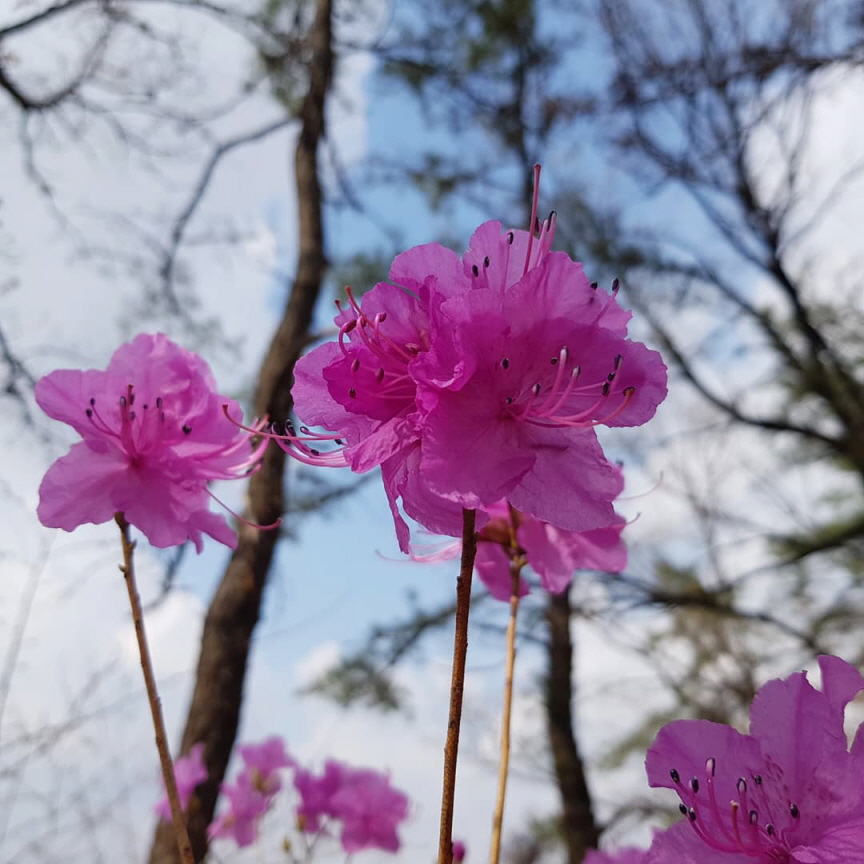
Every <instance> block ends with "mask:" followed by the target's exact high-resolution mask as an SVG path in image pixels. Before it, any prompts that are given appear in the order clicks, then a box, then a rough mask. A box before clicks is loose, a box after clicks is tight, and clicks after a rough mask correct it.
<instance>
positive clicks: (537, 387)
mask: <svg viewBox="0 0 864 864" xmlns="http://www.w3.org/2000/svg"><path fill="white" fill-rule="evenodd" d="M542 389H543V388H542V387H541V386H540V382H539V381H538V382H537V383H536V384H535V385H534V386H533V387H532V388H531V392H532V393H533V394H534V395H535V396H539V395H540V391H541V390H542Z"/></svg>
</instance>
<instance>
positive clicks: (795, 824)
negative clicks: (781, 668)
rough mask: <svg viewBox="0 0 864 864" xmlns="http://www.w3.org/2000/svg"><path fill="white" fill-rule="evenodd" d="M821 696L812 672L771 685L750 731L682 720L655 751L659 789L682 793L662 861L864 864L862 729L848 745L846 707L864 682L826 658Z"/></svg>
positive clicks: (657, 845) (655, 858)
mask: <svg viewBox="0 0 864 864" xmlns="http://www.w3.org/2000/svg"><path fill="white" fill-rule="evenodd" d="M819 668H820V669H821V672H822V690H821V692H820V691H819V690H816V689H815V688H814V687H813V686H812V685H811V684H810V682H809V681H808V680H807V675H806V673H804V672H798V673H796V674H794V675H790V676H789V678H787V679H785V680H779V679H778V680H775V681H769V682H768V683H767V684H766V685H765V686H764V687H762V688H761V689H760V691H759V692H758V693H757V694H756V697H755V698H754V700H753V704H752V706H751V709H750V734H749V735H743V734H741V733H739V732H737V731H736V730H735V729H732V728H731V727H729V726H724V725H721V724H718V723H711V722H708V721H707V720H677V721H675V722H673V723H669V724H668V725H666V726H664V727H663V729H661V730H660V733H659V734H658V736H657V739H656V740H655V742H654V744H653V745H652V746H651V748H650V749H649V750H648V757H647V759H646V770H647V772H648V780H649V782H650V784H651V785H652V786H665V787H668V788H670V789H673V790H675V792H676V793H677V794H678V797H679V798H680V800H681V804H680V809H681V812H682V814H683V816H684V819H682V820H681V821H680V822H679V823H676V824H675V825H673V826H672V828H670V829H669V830H668V831H664V832H661V833H658V834H656V835H655V838H654V842H653V844H652V846H651V851H650V857H649V861H651V862H654V864H669V862H673V861H674V862H676V864H678V862H680V864H735V862H739V864H793V862H794V864H852V862H855V861H864V724H862V726H861V727H859V729H858V732H857V734H856V736H855V740H854V742H853V743H852V747H851V749H850V748H849V745H848V741H847V738H846V734H845V732H844V729H843V717H844V711H845V708H846V705H847V704H848V703H849V702H850V701H851V700H852V699H853V698H854V697H855V695H856V694H857V693H858V692H859V691H860V690H862V689H864V677H862V675H861V673H860V672H858V670H857V669H855V668H854V667H853V666H851V665H850V664H848V663H846V662H845V661H843V660H841V659H839V658H838V657H820V658H819Z"/></svg>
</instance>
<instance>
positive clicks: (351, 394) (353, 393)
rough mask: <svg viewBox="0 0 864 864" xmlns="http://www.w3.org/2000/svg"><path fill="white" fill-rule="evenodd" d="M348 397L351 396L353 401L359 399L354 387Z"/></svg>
mask: <svg viewBox="0 0 864 864" xmlns="http://www.w3.org/2000/svg"><path fill="white" fill-rule="evenodd" d="M348 395H349V396H350V397H351V398H352V399H356V398H357V391H356V390H355V389H354V388H353V387H352V388H351V389H350V390H349V391H348Z"/></svg>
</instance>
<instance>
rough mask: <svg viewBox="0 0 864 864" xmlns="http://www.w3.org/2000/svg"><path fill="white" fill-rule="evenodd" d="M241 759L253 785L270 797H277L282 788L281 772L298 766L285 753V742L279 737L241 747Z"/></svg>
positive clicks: (275, 736)
mask: <svg viewBox="0 0 864 864" xmlns="http://www.w3.org/2000/svg"><path fill="white" fill-rule="evenodd" d="M240 758H241V759H242V760H243V762H244V764H245V766H246V769H245V772H244V773H246V774H248V776H249V779H250V781H251V782H252V785H254V786H255V787H256V788H258V789H259V790H260V791H262V792H264V793H265V794H268V795H275V794H276V792H278V791H279V790H280V789H281V788H282V782H281V780H280V779H279V773H278V772H279V770H280V769H281V768H293V767H295V766H296V765H297V763H296V762H295V760H294V759H292V758H291V757H290V756H289V755H288V754H287V753H286V752H285V742H284V741H283V740H282V739H281V738H280V737H279V736H278V735H274V736H272V737H271V738H267V739H266V740H264V741H262V742H261V743H260V744H244V745H243V746H242V747H240Z"/></svg>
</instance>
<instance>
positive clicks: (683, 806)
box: [678, 804, 687, 816]
mask: <svg viewBox="0 0 864 864" xmlns="http://www.w3.org/2000/svg"><path fill="white" fill-rule="evenodd" d="M678 809H679V810H680V811H681V815H682V816H686V815H687V805H686V804H679V805H678Z"/></svg>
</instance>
